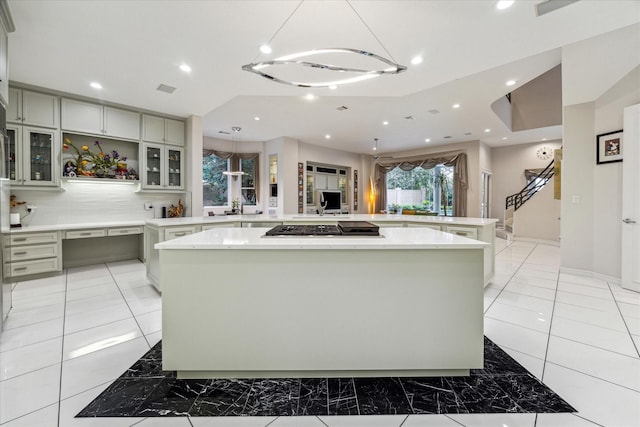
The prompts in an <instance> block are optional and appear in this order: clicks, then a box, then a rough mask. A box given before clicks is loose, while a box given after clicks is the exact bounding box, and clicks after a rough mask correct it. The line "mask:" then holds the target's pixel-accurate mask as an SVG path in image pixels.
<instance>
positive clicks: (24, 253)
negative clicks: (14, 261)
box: [13, 251, 27, 255]
mask: <svg viewBox="0 0 640 427" xmlns="http://www.w3.org/2000/svg"><path fill="white" fill-rule="evenodd" d="M26 254H27V252H26V251H24V252H16V253H15V254H13V255H26Z"/></svg>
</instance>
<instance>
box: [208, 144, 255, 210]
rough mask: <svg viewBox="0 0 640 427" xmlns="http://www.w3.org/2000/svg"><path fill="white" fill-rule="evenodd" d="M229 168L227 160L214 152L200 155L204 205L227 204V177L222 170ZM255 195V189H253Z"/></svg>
mask: <svg viewBox="0 0 640 427" xmlns="http://www.w3.org/2000/svg"><path fill="white" fill-rule="evenodd" d="M226 170H229V161H228V160H225V159H222V158H220V157H217V156H216V155H215V154H209V155H206V154H205V155H204V156H203V157H202V187H203V188H202V202H203V205H204V206H228V205H229V179H228V177H227V175H224V174H223V173H222V172H224V171H226ZM254 195H255V191H254Z"/></svg>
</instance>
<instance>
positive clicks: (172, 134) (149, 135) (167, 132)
mask: <svg viewBox="0 0 640 427" xmlns="http://www.w3.org/2000/svg"><path fill="white" fill-rule="evenodd" d="M142 139H143V140H144V141H149V142H159V143H162V144H173V145H184V122H183V121H180V120H174V119H166V118H163V117H157V116H150V115H148V114H143V115H142Z"/></svg>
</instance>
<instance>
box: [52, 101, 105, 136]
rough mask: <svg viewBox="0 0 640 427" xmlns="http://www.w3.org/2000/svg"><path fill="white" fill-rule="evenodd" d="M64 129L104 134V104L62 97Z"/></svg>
mask: <svg viewBox="0 0 640 427" xmlns="http://www.w3.org/2000/svg"><path fill="white" fill-rule="evenodd" d="M62 130H70V131H75V132H81V133H93V134H99V135H101V134H102V105H98V104H91V103H89V102H82V101H76V100H75V99H65V98H63V99H62Z"/></svg>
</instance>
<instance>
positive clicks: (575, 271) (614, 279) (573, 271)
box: [560, 267, 622, 285]
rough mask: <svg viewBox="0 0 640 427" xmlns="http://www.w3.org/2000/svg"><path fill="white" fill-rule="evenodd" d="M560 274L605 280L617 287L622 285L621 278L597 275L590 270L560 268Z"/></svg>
mask: <svg viewBox="0 0 640 427" xmlns="http://www.w3.org/2000/svg"><path fill="white" fill-rule="evenodd" d="M560 273H567V274H573V275H575V276H584V277H593V278H594V279H601V280H605V281H607V282H611V283H615V284H616V285H620V284H621V283H622V282H621V279H620V278H619V277H613V276H609V275H607V274H601V273H596V272H594V271H590V270H580V269H578V268H568V267H560Z"/></svg>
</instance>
